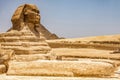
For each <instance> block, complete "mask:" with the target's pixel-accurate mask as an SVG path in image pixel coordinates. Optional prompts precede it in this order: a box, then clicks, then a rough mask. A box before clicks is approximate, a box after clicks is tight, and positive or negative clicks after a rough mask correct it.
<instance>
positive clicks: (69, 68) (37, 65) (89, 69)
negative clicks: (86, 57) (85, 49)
mask: <svg viewBox="0 0 120 80" xmlns="http://www.w3.org/2000/svg"><path fill="white" fill-rule="evenodd" d="M9 65H10V67H9V70H8V72H7V74H8V75H9V74H10V75H20V76H27V75H29V76H69V77H73V76H74V77H77V76H97V77H98V76H99V77H102V76H110V75H111V74H112V73H113V72H114V69H115V68H114V66H113V65H112V64H109V63H106V62H98V61H97V62H91V61H86V62H85V61H38V62H37V61H35V62H34V61H33V62H10V63H9Z"/></svg>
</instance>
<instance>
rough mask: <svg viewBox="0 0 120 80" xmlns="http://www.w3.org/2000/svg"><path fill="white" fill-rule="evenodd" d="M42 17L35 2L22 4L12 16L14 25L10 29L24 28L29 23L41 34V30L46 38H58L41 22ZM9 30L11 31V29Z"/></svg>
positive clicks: (37, 34) (36, 32)
mask: <svg viewBox="0 0 120 80" xmlns="http://www.w3.org/2000/svg"><path fill="white" fill-rule="evenodd" d="M40 20H41V17H40V12H39V10H38V8H37V7H36V6H35V5H33V4H25V5H21V6H19V7H18V8H17V10H16V11H15V13H14V15H13V16H12V19H11V21H12V24H13V27H12V28H11V29H10V30H18V31H20V30H22V29H23V27H24V26H25V25H27V26H28V27H29V28H30V30H31V31H32V32H33V33H34V34H35V35H36V36H39V32H41V33H42V34H43V35H44V36H45V38H46V39H57V38H58V37H57V35H55V34H52V33H51V32H49V31H48V30H47V29H46V28H45V27H44V26H43V25H42V24H41V23H40ZM10 30H9V31H10Z"/></svg>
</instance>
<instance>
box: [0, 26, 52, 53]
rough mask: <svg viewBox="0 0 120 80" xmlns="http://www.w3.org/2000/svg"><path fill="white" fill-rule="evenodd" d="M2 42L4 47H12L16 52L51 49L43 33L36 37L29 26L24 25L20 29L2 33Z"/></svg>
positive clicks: (43, 51)
mask: <svg viewBox="0 0 120 80" xmlns="http://www.w3.org/2000/svg"><path fill="white" fill-rule="evenodd" d="M14 34H15V35H14ZM0 43H1V48H2V49H12V50H14V51H15V54H39V53H47V52H49V51H50V50H51V48H50V47H49V46H48V44H47V43H46V42H45V38H44V37H43V35H41V34H40V37H36V35H35V34H34V33H32V32H31V30H30V29H29V27H28V26H24V27H23V29H22V30H20V31H16V30H11V31H9V32H7V33H3V34H0Z"/></svg>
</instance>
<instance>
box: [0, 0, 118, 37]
mask: <svg viewBox="0 0 120 80" xmlns="http://www.w3.org/2000/svg"><path fill="white" fill-rule="evenodd" d="M25 3H30V4H35V5H37V7H38V8H39V9H40V15H41V23H42V24H43V25H44V26H46V28H47V29H48V30H49V31H51V32H53V33H56V34H57V35H58V36H60V37H66V38H76V37H86V36H98V35H109V34H120V0H0V32H5V31H7V30H8V29H9V28H10V27H11V26H12V24H11V17H12V15H13V13H14V11H15V10H16V8H17V7H18V6H20V5H21V4H25Z"/></svg>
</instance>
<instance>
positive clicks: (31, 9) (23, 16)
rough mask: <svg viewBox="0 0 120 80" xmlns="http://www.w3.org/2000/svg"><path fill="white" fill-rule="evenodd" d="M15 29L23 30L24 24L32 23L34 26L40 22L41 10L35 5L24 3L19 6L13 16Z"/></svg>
mask: <svg viewBox="0 0 120 80" xmlns="http://www.w3.org/2000/svg"><path fill="white" fill-rule="evenodd" d="M11 21H12V24H13V28H12V29H14V30H21V29H22V28H23V27H24V25H27V24H31V25H33V27H36V26H35V25H39V24H40V15H39V10H38V8H37V7H36V6H35V5H32V4H24V5H22V6H19V7H18V8H17V10H16V11H15V13H14V15H13V16H12V19H11Z"/></svg>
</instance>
